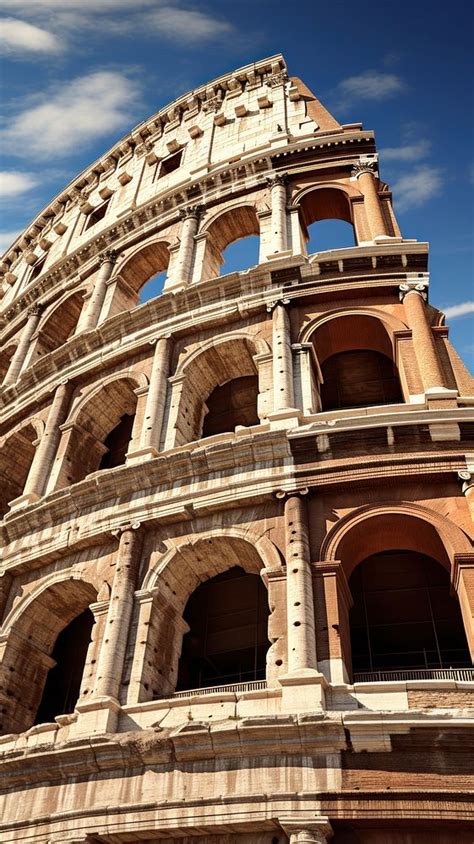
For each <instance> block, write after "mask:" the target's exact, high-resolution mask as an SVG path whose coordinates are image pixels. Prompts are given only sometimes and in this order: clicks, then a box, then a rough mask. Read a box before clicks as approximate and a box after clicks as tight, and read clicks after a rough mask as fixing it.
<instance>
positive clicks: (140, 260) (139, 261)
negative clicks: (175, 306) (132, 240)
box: [108, 241, 170, 316]
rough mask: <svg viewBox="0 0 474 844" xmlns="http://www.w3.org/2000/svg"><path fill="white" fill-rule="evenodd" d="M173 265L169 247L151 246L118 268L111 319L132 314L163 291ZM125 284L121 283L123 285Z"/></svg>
mask: <svg viewBox="0 0 474 844" xmlns="http://www.w3.org/2000/svg"><path fill="white" fill-rule="evenodd" d="M169 261H170V253H169V243H168V242H167V241H158V242H155V243H148V244H147V245H146V246H143V247H142V249H139V250H138V251H137V252H135V253H134V254H133V255H131V256H130V257H129V258H128V259H127V260H126V261H125V263H124V264H123V266H121V267H120V268H118V283H117V286H116V289H115V292H114V297H113V300H112V302H111V305H110V309H109V313H108V316H115V314H118V313H120V312H121V311H125V310H131V309H132V308H135V307H136V306H137V305H142V304H143V303H144V302H148V301H150V299H154V298H155V296H159V295H160V293H161V292H162V291H163V286H164V283H165V280H166V277H167V273H168V266H169ZM120 282H122V283H120Z"/></svg>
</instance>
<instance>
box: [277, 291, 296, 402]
mask: <svg viewBox="0 0 474 844" xmlns="http://www.w3.org/2000/svg"><path fill="white" fill-rule="evenodd" d="M288 302H289V300H288V299H283V300H282V301H281V302H276V304H275V305H274V307H273V313H272V334H273V413H277V412H278V411H282V410H288V409H290V408H292V409H293V408H294V403H295V397H294V388H293V357H292V350H291V332H290V319H289V315H288V311H287V309H286V305H287V304H288Z"/></svg>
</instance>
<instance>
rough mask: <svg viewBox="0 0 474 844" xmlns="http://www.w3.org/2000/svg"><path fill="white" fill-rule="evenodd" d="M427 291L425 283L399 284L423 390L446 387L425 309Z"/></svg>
mask: <svg viewBox="0 0 474 844" xmlns="http://www.w3.org/2000/svg"><path fill="white" fill-rule="evenodd" d="M427 291H428V286H427V285H426V284H421V283H420V284H413V285H410V284H401V285H400V300H401V301H402V302H403V306H404V309H405V313H406V318H407V323H408V325H409V327H410V328H411V330H412V335H413V346H414V348H415V354H416V358H417V362H418V367H419V370H420V375H421V380H422V382H423V387H424V389H425V392H426V390H431V389H438V390H439V389H440V388H441V389H443V388H446V385H445V382H444V373H443V370H442V367H441V362H440V360H439V357H438V351H437V349H436V341H435V338H434V335H433V332H432V329H431V325H430V322H429V319H428V314H427V310H426V302H427V299H428V292H427Z"/></svg>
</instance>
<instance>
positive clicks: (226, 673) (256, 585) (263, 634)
mask: <svg viewBox="0 0 474 844" xmlns="http://www.w3.org/2000/svg"><path fill="white" fill-rule="evenodd" d="M268 615H269V610H268V597H267V591H266V589H265V587H264V585H263V583H262V581H261V578H260V577H259V575H256V574H248V573H247V572H245V571H244V570H243V569H242V568H240V567H239V566H235V567H234V568H231V569H229V570H228V571H226V572H224V573H223V574H219V575H217V576H216V577H213V578H211V579H210V580H207V581H206V582H205V583H202V584H201V586H198V588H197V589H196V590H195V592H193V594H192V595H191V597H190V598H189V600H188V602H187V604H186V608H185V611H184V619H185V621H186V622H187V623H188V625H189V628H190V629H189V632H188V633H186V635H185V636H184V639H183V649H182V654H181V659H180V662H179V673H178V686H177V688H178V690H179V689H194V688H203V687H206V686H217V685H221V684H225V685H227V684H229V683H240V682H249V681H252V680H261V679H264V678H265V659H266V652H267V649H268V647H269V642H268V638H267V625H268Z"/></svg>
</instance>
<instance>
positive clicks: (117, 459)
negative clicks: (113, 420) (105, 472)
mask: <svg viewBox="0 0 474 844" xmlns="http://www.w3.org/2000/svg"><path fill="white" fill-rule="evenodd" d="M134 420H135V415H129V414H128V413H126V414H125V415H124V416H122V418H121V420H120V422H119V423H118V425H116V426H115V428H113V430H112V431H110V433H109V434H107V437H106V438H105V441H104V445H105V446H106V448H107V449H108V450H107V452H106V453H105V454H104V456H103V457H102V460H101V461H100V466H99V469H114V468H115V466H123V464H124V463H125V457H126V454H127V451H128V446H129V443H130V440H131V438H132V429H133V423H134Z"/></svg>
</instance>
